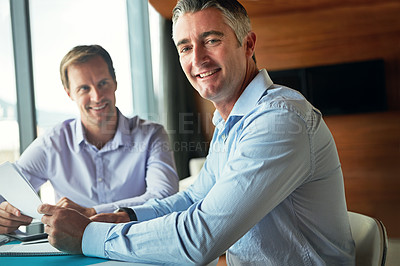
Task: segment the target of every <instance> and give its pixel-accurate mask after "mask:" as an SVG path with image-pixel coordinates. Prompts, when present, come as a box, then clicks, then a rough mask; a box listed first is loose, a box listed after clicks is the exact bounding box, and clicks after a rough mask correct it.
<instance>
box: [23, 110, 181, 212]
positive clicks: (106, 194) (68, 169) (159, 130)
mask: <svg viewBox="0 0 400 266" xmlns="http://www.w3.org/2000/svg"><path fill="white" fill-rule="evenodd" d="M16 165H17V166H18V167H19V168H20V169H21V170H22V172H23V173H24V174H25V175H26V177H27V179H28V180H29V181H30V182H31V184H32V185H33V187H34V188H35V189H39V187H40V186H41V185H42V184H43V183H44V182H46V181H47V180H49V181H50V182H51V184H52V185H53V187H54V190H55V196H56V199H55V200H56V201H58V200H59V199H60V198H61V197H63V196H66V197H68V198H69V199H71V200H73V201H74V202H76V203H78V204H80V205H82V206H84V207H94V208H95V210H96V212H97V213H102V212H113V211H114V210H115V209H117V208H118V207H126V206H135V205H140V204H143V203H144V202H146V201H147V200H149V199H151V198H164V197H167V196H169V195H172V194H174V193H176V192H177V191H178V181H179V179H178V176H177V174H176V170H175V162H174V158H173V154H172V151H171V149H170V148H169V140H168V136H167V133H166V132H165V130H164V128H163V127H162V126H161V125H159V124H156V123H152V122H149V121H146V120H142V119H140V118H139V117H137V116H135V117H133V118H130V119H128V118H126V117H125V116H123V115H122V114H121V113H120V111H119V110H118V128H117V131H116V133H115V135H114V137H113V139H111V140H110V141H109V142H107V143H106V145H105V146H104V147H103V148H102V149H100V150H98V149H97V148H96V147H95V146H94V145H92V144H90V143H89V142H87V141H86V139H85V137H84V130H83V128H82V124H81V122H80V120H79V119H71V120H66V121H64V122H63V123H61V124H59V125H57V126H55V127H54V128H53V129H51V130H50V131H48V132H47V133H45V134H44V135H42V136H40V137H39V138H37V139H36V140H35V141H34V142H33V143H32V144H31V145H30V146H29V147H28V148H27V149H26V150H25V151H24V153H23V154H22V155H21V157H20V159H19V160H18V161H17V162H16Z"/></svg>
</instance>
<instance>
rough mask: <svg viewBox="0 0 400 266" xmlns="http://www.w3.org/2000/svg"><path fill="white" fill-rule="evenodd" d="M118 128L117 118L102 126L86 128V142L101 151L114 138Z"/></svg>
mask: <svg viewBox="0 0 400 266" xmlns="http://www.w3.org/2000/svg"><path fill="white" fill-rule="evenodd" d="M117 126H118V119H117V116H115V117H113V118H112V119H110V120H108V121H107V122H106V123H103V124H100V125H93V126H88V127H86V126H85V127H84V129H85V133H86V140H87V141H88V142H89V143H90V144H92V145H94V146H96V147H97V149H99V150H100V149H102V148H103V147H104V145H106V143H107V142H108V141H110V140H111V139H112V138H113V137H114V135H115V132H116V131H117Z"/></svg>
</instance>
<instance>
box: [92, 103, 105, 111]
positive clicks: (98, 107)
mask: <svg viewBox="0 0 400 266" xmlns="http://www.w3.org/2000/svg"><path fill="white" fill-rule="evenodd" d="M106 106H107V104H103V105H101V106H92V107H90V108H89V109H93V110H95V111H98V110H101V109H104V108H106Z"/></svg>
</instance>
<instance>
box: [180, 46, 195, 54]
mask: <svg viewBox="0 0 400 266" xmlns="http://www.w3.org/2000/svg"><path fill="white" fill-rule="evenodd" d="M190 50H192V47H190V46H184V47H182V48H181V49H180V50H179V53H180V54H184V53H187V52H188V51H190Z"/></svg>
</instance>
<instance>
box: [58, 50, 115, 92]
mask: <svg viewBox="0 0 400 266" xmlns="http://www.w3.org/2000/svg"><path fill="white" fill-rule="evenodd" d="M96 56H101V57H102V58H103V59H104V61H105V62H106V64H107V66H108V71H109V72H110V75H111V77H112V78H113V79H114V81H116V80H117V78H116V76H115V70H114V66H113V61H112V59H111V56H110V54H109V53H108V52H107V51H106V49H104V48H103V47H101V46H100V45H97V44H94V45H79V46H75V47H74V48H72V49H71V50H70V51H69V52H68V53H67V54H66V55H65V56H64V57H63V59H62V60H61V63H60V75H61V82H62V84H63V86H64V88H66V89H69V85H70V84H69V79H68V67H69V66H70V65H74V64H80V63H85V62H87V61H88V60H89V59H91V58H93V57H96Z"/></svg>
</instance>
